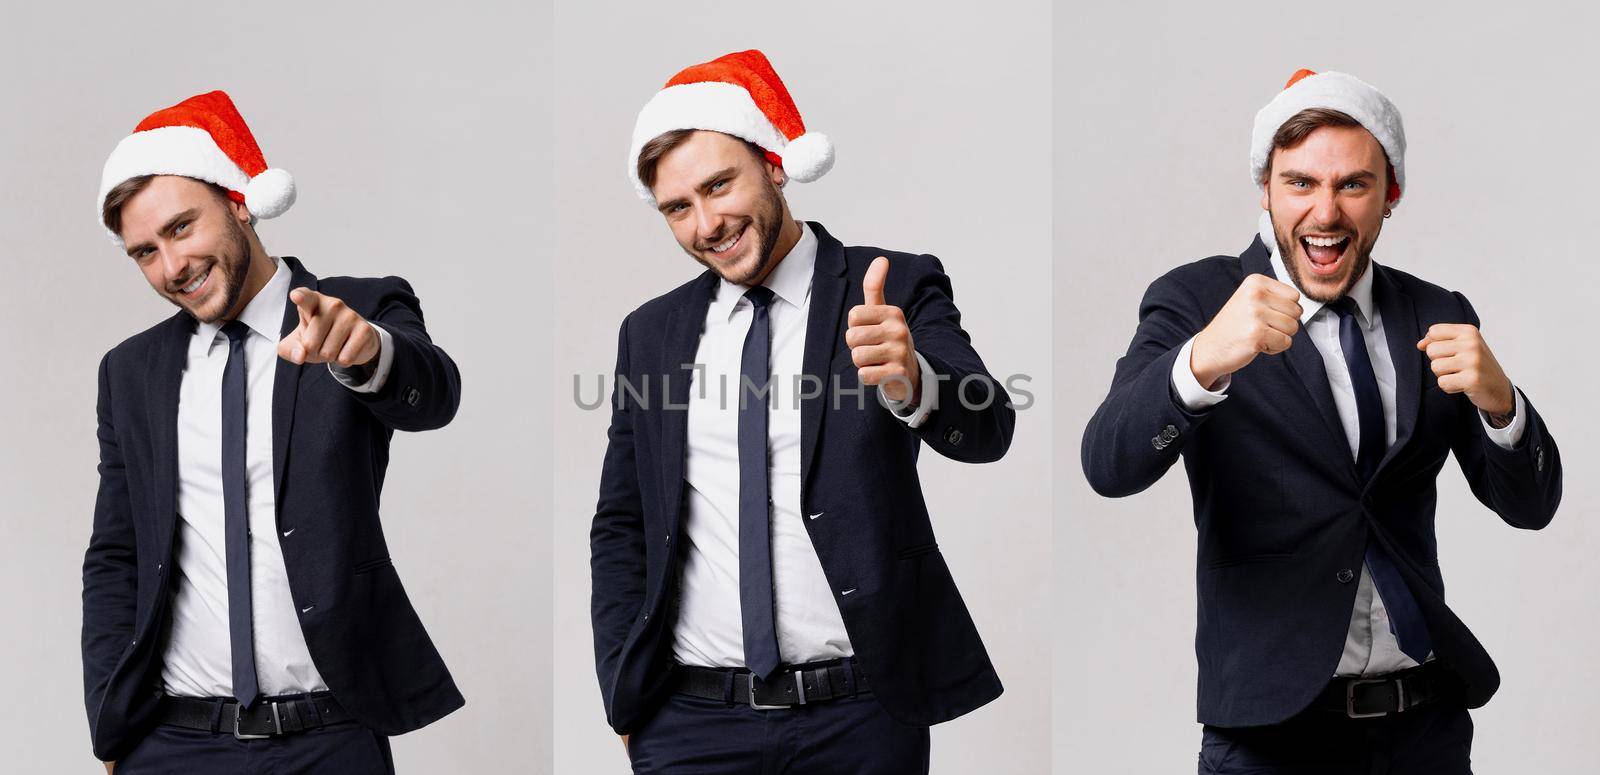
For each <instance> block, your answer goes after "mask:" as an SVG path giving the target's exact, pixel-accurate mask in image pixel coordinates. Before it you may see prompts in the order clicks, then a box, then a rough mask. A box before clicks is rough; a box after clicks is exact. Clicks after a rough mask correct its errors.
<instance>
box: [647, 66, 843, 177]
mask: <svg viewBox="0 0 1600 775" xmlns="http://www.w3.org/2000/svg"><path fill="white" fill-rule="evenodd" d="M675 129H710V130H715V131H718V132H722V133H724V134H729V135H733V136H734V137H738V138H741V139H744V140H748V141H750V142H752V143H755V144H756V145H757V146H760V147H761V148H762V149H763V150H765V151H766V152H767V158H768V159H769V160H771V161H772V163H774V164H777V165H780V166H782V167H783V171H784V172H785V173H787V174H788V176H789V179H791V180H797V181H799V182H801V183H810V182H811V181H813V180H816V179H817V178H820V177H822V176H823V175H824V174H826V173H827V171H828V170H829V169H831V168H832V167H833V142H832V141H830V140H829V139H828V136H827V135H824V134H821V133H819V132H807V131H806V125H805V122H804V121H802V120H801V118H800V110H799V108H796V107H795V104H794V100H793V99H792V98H790V97H789V90H788V89H786V88H784V85H783V81H781V80H779V78H778V74H777V72H775V71H774V70H773V69H772V63H771V62H768V61H767V57H766V55H765V54H763V53H761V52H760V51H755V50H751V51H740V52H737V53H733V54H728V55H727V56H722V57H718V58H716V59H713V60H711V61H710V62H704V63H701V64H698V65H693V66H691V67H688V68H686V69H684V70H683V71H682V72H680V73H678V74H677V75H674V76H672V79H671V80H669V81H667V84H666V86H664V87H662V89H661V91H658V92H656V94H655V96H654V97H651V98H650V101H649V102H648V103H646V104H645V106H644V109H643V110H641V111H639V119H638V121H636V122H635V123H634V125H633V147H632V148H630V149H629V151H628V179H629V180H632V181H633V185H634V188H635V189H636V190H637V191H638V192H639V198H640V199H643V200H644V201H646V202H648V203H650V205H651V206H654V205H655V203H656V200H655V195H654V194H652V193H651V192H650V187H649V186H647V185H645V184H644V182H643V181H641V180H639V151H640V150H641V149H643V148H644V146H645V143H648V142H650V141H651V140H653V139H655V138H656V137H658V136H660V135H661V134H663V133H665V132H670V131H672V130H675Z"/></svg>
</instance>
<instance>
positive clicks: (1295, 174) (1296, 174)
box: [1278, 170, 1378, 183]
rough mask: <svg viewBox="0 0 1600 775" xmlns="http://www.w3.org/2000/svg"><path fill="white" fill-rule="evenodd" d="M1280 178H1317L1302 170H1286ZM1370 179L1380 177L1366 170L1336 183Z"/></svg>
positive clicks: (1279, 174) (1354, 173)
mask: <svg viewBox="0 0 1600 775" xmlns="http://www.w3.org/2000/svg"><path fill="white" fill-rule="evenodd" d="M1278 178H1279V179H1281V180H1316V179H1317V176H1316V175H1313V174H1311V173H1309V172H1301V171H1300V170H1284V171H1283V172H1280V173H1278ZM1368 179H1370V180H1377V179H1378V176H1377V175H1374V174H1372V173H1371V172H1368V171H1366V170H1362V171H1360V172H1352V173H1350V174H1349V175H1346V176H1344V177H1342V178H1339V179H1338V180H1337V181H1336V183H1350V182H1353V181H1357V180H1368Z"/></svg>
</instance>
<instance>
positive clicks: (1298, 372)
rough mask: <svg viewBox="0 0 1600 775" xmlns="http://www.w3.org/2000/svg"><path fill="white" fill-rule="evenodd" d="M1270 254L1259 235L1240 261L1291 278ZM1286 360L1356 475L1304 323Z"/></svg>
mask: <svg viewBox="0 0 1600 775" xmlns="http://www.w3.org/2000/svg"><path fill="white" fill-rule="evenodd" d="M1269 256H1270V254H1269V253H1268V252H1267V247H1266V245H1264V244H1262V242H1261V239H1260V238H1259V237H1258V238H1256V241H1255V242H1253V243H1251V245H1250V248H1249V249H1248V250H1246V251H1245V252H1244V254H1243V255H1241V256H1240V261H1241V263H1242V264H1243V266H1244V269H1245V271H1246V272H1248V273H1252V274H1264V275H1266V276H1268V277H1272V278H1274V279H1277V280H1281V281H1283V282H1288V280H1287V279H1286V278H1281V277H1278V276H1277V273H1276V272H1274V271H1272V261H1271V259H1270V257H1269ZM1283 363H1284V365H1285V366H1287V367H1288V369H1289V373H1290V374H1292V375H1293V376H1294V377H1295V381H1296V382H1297V383H1299V385H1300V388H1301V390H1302V391H1303V393H1304V395H1305V397H1306V399H1307V400H1309V401H1310V402H1311V404H1312V405H1313V406H1314V407H1316V411H1317V415H1318V416H1320V417H1321V418H1322V424H1323V427H1324V428H1326V429H1327V431H1328V433H1329V434H1331V436H1330V438H1328V439H1327V440H1326V441H1328V442H1333V443H1334V444H1335V446H1336V447H1337V449H1339V450H1340V451H1342V452H1343V453H1344V454H1342V455H1340V456H1339V458H1338V459H1340V460H1343V461H1345V462H1347V463H1348V464H1349V465H1348V468H1349V469H1350V473H1351V475H1352V476H1354V475H1355V461H1354V460H1352V459H1351V458H1350V454H1349V451H1350V446H1349V441H1348V440H1347V439H1346V438H1345V435H1344V424H1343V423H1341V422H1339V410H1338V408H1337V407H1336V406H1335V405H1334V403H1333V388H1331V387H1329V385H1328V370H1327V368H1326V367H1324V366H1323V365H1322V354H1321V353H1320V352H1319V351H1318V350H1317V346H1316V344H1314V343H1313V342H1312V341H1311V335H1310V334H1309V333H1307V332H1306V327H1305V326H1303V325H1302V326H1300V330H1298V331H1296V332H1295V335H1294V344H1292V345H1290V346H1289V349H1288V351H1286V352H1284V353H1283Z"/></svg>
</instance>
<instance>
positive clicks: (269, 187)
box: [244, 167, 294, 218]
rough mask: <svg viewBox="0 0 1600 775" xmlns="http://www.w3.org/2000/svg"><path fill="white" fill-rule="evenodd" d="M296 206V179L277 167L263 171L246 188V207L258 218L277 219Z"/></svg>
mask: <svg viewBox="0 0 1600 775" xmlns="http://www.w3.org/2000/svg"><path fill="white" fill-rule="evenodd" d="M293 204H294V177H293V176H291V175H290V174H289V173H288V172H286V171H284V170H280V169H278V168H276V167H273V168H271V169H267V170H262V172H261V174H260V175H257V176H255V177H253V178H251V179H250V183H249V185H246V186H245V187H244V206H245V207H247V208H249V209H250V214H251V215H254V216H255V217H257V218H276V217H278V216H280V215H283V213H284V211H286V210H288V209H289V206H290V205H293Z"/></svg>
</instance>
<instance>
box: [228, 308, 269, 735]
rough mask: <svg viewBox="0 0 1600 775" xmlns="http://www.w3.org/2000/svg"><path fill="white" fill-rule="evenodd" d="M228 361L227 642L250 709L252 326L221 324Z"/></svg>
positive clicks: (237, 689) (239, 692) (240, 696)
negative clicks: (247, 360) (247, 366)
mask: <svg viewBox="0 0 1600 775" xmlns="http://www.w3.org/2000/svg"><path fill="white" fill-rule="evenodd" d="M222 333H224V334H227V336H228V365H227V366H226V367H225V368H224V369H223V371H222V510H223V513H224V533H225V535H226V546H227V552H228V644H229V645H230V646H231V647H232V652H233V696H234V699H237V700H238V701H239V703H240V704H241V705H244V706H245V707H247V708H248V707H250V705H251V703H253V702H255V700H256V695H258V694H260V685H259V684H258V683H257V681H256V652H255V643H254V641H253V640H252V639H251V635H250V629H251V627H250V622H251V609H250V514H249V510H248V509H247V508H246V502H247V499H248V495H249V494H248V492H247V491H246V482H247V481H248V479H247V474H246V473H245V394H246V393H247V392H248V390H249V387H248V383H246V381H245V374H244V357H245V356H244V342H245V339H247V338H249V336H250V329H249V328H247V327H246V326H245V324H243V323H240V322H239V321H237V320H233V321H229V322H228V323H227V324H226V325H224V326H223V327H222Z"/></svg>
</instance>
